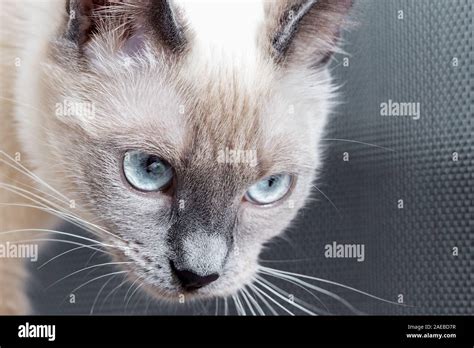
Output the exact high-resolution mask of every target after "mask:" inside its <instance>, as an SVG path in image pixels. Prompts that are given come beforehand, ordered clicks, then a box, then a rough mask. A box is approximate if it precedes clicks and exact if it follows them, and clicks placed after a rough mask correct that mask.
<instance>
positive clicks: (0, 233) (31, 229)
mask: <svg viewBox="0 0 474 348" xmlns="http://www.w3.org/2000/svg"><path fill="white" fill-rule="evenodd" d="M22 232H44V233H49V234H59V235H64V236H68V237H73V238H77V239H82V240H86V241H88V242H93V243H97V244H99V245H101V246H106V247H111V248H118V249H120V248H119V247H116V246H114V245H111V244H106V243H103V242H100V241H98V240H95V239H91V238H87V237H84V236H79V235H77V234H74V233H68V232H63V231H56V230H50V229H45V228H36V229H34V228H24V229H18V230H10V231H1V232H0V235H3V234H10V233H22Z"/></svg>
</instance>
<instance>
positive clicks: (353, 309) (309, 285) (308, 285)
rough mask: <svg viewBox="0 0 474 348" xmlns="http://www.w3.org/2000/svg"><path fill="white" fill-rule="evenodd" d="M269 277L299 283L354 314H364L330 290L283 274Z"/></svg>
mask: <svg viewBox="0 0 474 348" xmlns="http://www.w3.org/2000/svg"><path fill="white" fill-rule="evenodd" d="M267 274H268V275H270V276H273V277H275V278H279V279H283V280H285V279H291V280H293V281H295V282H296V283H299V284H301V285H303V286H307V287H308V288H310V289H313V290H316V291H318V292H320V293H322V294H325V295H327V296H329V297H332V298H333V299H335V300H336V301H339V302H340V303H342V304H343V305H345V306H346V307H347V308H349V309H350V310H351V311H352V312H354V313H357V314H363V313H362V312H361V311H359V310H358V309H356V308H355V307H354V306H352V305H351V304H350V303H349V302H347V300H345V299H343V298H342V297H341V296H339V295H336V294H334V293H333V292H331V291H329V290H326V289H323V288H320V287H319V286H316V285H313V284H310V283H308V282H305V281H302V280H301V279H298V278H295V277H292V276H288V275H282V274H272V273H267Z"/></svg>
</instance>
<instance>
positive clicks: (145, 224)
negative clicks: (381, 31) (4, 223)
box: [44, 1, 348, 299]
mask: <svg viewBox="0 0 474 348" xmlns="http://www.w3.org/2000/svg"><path fill="white" fill-rule="evenodd" d="M145 3H146V2H145ZM327 3H328V2H322V4H319V5H315V4H311V2H307V1H294V2H291V4H284V3H280V2H275V3H267V4H266V7H265V11H264V7H263V5H262V8H261V11H262V18H261V22H258V21H257V25H255V28H254V30H253V29H252V30H249V32H248V33H247V34H248V35H253V37H249V38H247V39H253V40H250V41H249V42H247V43H246V48H245V49H246V51H240V52H239V51H238V50H232V49H231V50H230V51H226V49H228V48H229V46H228V45H227V44H224V45H223V44H219V43H218V42H206V40H203V39H202V38H200V37H199V35H200V33H199V31H198V28H195V27H193V21H192V18H189V19H188V22H187V25H186V26H184V25H183V26H180V25H178V24H176V23H174V24H170V22H169V17H170V16H164V17H166V18H167V20H165V19H166V18H165V19H163V18H161V19H160V18H155V19H154V20H155V21H158V23H156V25H167V26H168V27H169V26H172V28H171V29H169V28H168V29H167V30H165V33H164V32H160V31H158V32H154V31H153V30H152V29H150V25H149V24H145V23H146V22H147V21H146V20H145V19H144V18H146V17H143V16H145V14H143V13H140V14H137V13H134V16H136V17H134V18H136V19H135V21H136V22H135V24H134V25H137V26H138V24H136V23H140V25H141V26H140V29H137V28H136V27H133V28H128V30H130V32H126V31H125V30H124V32H123V33H121V34H117V32H115V33H114V34H111V32H110V29H111V27H113V23H110V24H107V25H105V24H103V23H101V24H99V25H98V26H97V27H95V28H94V30H95V31H92V30H89V32H94V33H95V34H90V33H89V35H95V36H93V37H91V38H89V37H88V38H86V39H84V38H83V37H82V36H81V37H74V33H75V35H76V36H77V35H78V32H77V30H76V31H74V32H71V31H67V33H68V34H69V36H68V35H66V38H64V37H63V38H61V39H60V40H58V41H56V42H55V43H53V44H52V45H51V52H52V54H51V56H55V57H54V58H51V61H50V62H48V64H46V65H45V67H46V69H45V75H44V79H45V80H46V81H48V82H49V86H50V88H49V89H48V91H47V92H46V94H47V99H48V100H50V101H51V102H52V103H50V107H52V108H55V109H56V110H55V112H56V115H55V117H54V118H53V119H48V120H47V122H48V129H49V132H48V134H47V137H48V142H49V143H51V144H53V146H54V147H55V149H56V150H55V151H54V154H53V156H51V157H49V159H45V161H51V162H53V163H51V165H52V166H54V167H57V166H58V163H59V164H60V165H59V166H60V167H61V170H62V172H63V173H62V175H63V177H64V179H65V180H63V182H62V185H63V186H64V187H65V188H67V190H68V192H71V194H73V195H74V196H73V197H75V199H77V204H78V205H79V206H83V207H85V209H86V211H87V213H86V214H87V216H88V218H89V219H94V221H98V223H97V224H98V225H100V226H102V227H103V228H104V229H106V230H107V231H108V232H109V233H110V234H107V233H102V239H103V241H104V242H106V243H107V244H110V245H111V247H110V252H111V253H112V254H113V256H114V258H115V259H116V260H117V261H119V262H123V263H122V264H121V267H122V268H123V269H125V270H127V271H130V274H129V275H130V278H132V279H136V278H139V279H140V281H141V282H142V283H143V288H144V289H147V290H148V291H149V292H151V293H154V294H156V295H158V296H159V297H162V298H168V299H178V297H179V295H180V294H185V295H186V296H187V297H188V298H201V297H212V296H227V295H230V294H232V293H234V292H236V291H237V290H239V289H240V288H242V287H243V286H245V285H246V284H248V283H250V282H251V281H252V279H253V277H254V276H255V274H256V272H257V269H258V257H259V254H260V253H261V251H262V248H263V247H264V245H265V243H266V242H268V241H270V240H271V239H272V238H273V237H275V236H277V235H279V234H281V233H282V232H283V231H284V229H285V228H286V227H287V226H288V225H289V223H290V222H291V220H292V219H293V218H294V217H295V215H296V213H297V211H298V209H299V208H301V207H302V206H303V205H304V203H305V201H306V200H307V198H308V196H309V194H310V192H311V186H312V182H313V180H314V178H315V174H316V170H317V169H318V167H319V164H320V159H321V158H320V157H321V154H320V149H319V141H320V139H321V136H322V132H323V128H324V125H325V123H326V116H327V114H328V112H329V108H330V104H331V102H330V98H331V96H332V94H331V85H330V80H329V75H328V73H327V71H326V69H325V68H324V62H323V61H324V60H325V57H326V56H327V55H328V54H329V53H330V51H328V50H327V48H328V47H332V46H331V45H333V43H334V42H329V39H331V40H335V36H333V37H330V36H329V33H333V34H334V35H335V31H334V30H333V29H330V28H329V25H328V26H327V27H319V30H318V25H320V26H323V25H324V23H325V22H324V21H325V20H326V21H327V20H328V18H333V19H339V22H340V21H341V18H342V16H343V13H344V11H343V9H346V8H347V6H348V5H347V4H346V2H341V3H340V4H339V5H337V6H336V5H330V4H327ZM155 4H156V3H155ZM343 5H344V6H343ZM71 6H77V4H76V5H75V4H74V2H72V3H71ZM113 6H115V5H113ZM146 6H156V5H153V2H152V3H149V4H147V5H146ZM305 6H309V7H308V8H305ZM318 6H319V7H318ZM159 7H160V9H159V10H160V13H165V12H166V11H170V9H169V8H164V7H163V5H159ZM71 8H72V7H71ZM91 8H92V11H94V7H93V6H92V7H91V6H89V7H88V10H91ZM120 9H121V10H120V11H125V12H124V13H127V12H126V11H127V7H120ZM82 10H83V11H86V10H85V9H83V8H82V7H81V6H78V7H77V8H76V11H78V12H79V13H80V11H82ZM290 10H291V11H293V14H292V15H291V18H295V16H298V15H300V17H301V18H299V19H298V21H297V22H295V23H296V24H298V28H297V29H295V28H293V25H295V23H291V21H288V22H286V21H283V20H281V18H286V17H285V16H286V15H287V13H288V11H290ZM120 11H116V14H120V13H121V12H120ZM318 11H319V12H318ZM145 12H146V11H145ZM145 12H144V13H145ZM151 12H153V11H151ZM175 12H176V11H175ZM175 12H173V13H174V16H171V17H173V18H174V19H175V20H176V21H178V20H182V18H181V17H185V16H186V11H185V8H184V9H183V10H182V11H181V10H180V12H179V15H176V13H175ZM169 13H171V12H169ZM129 15H130V13H129ZM331 16H332V17H331ZM338 16H339V17H338ZM158 17H159V16H158ZM80 19H81V16H78V17H76V19H75V20H80ZM99 19H100V18H99ZM318 19H319V24H318V23H312V21H315V20H318ZM71 21H72V20H70V23H69V27H76V26H74V22H71ZM160 21H161V22H160ZM89 24H90V23H89ZM310 25H313V27H312V28H313V29H312V31H307V30H306V29H305V28H306V27H307V26H310ZM337 27H339V26H337ZM76 29H77V28H76ZM70 30H71V29H70ZM160 30H161V29H160ZM173 30H174V31H175V32H173ZM292 30H294V32H292ZM289 33H291V35H290V34H289ZM81 35H82V34H81ZM168 35H171V37H168ZM242 35H246V34H244V33H242ZM285 35H286V36H288V37H287V38H286V40H289V41H288V42H285V37H284V36H285ZM325 35H326V36H325ZM310 39H311V40H314V41H315V42H313V43H309V42H308V40H310ZM75 40H76V41H75ZM311 45H313V47H310V46H311ZM76 49H79V51H80V52H79V51H78V52H76V51H75V50H76ZM239 49H242V47H240V48H239ZM305 51H308V52H305ZM305 55H308V57H306V56H305ZM315 59H316V60H315ZM68 106H69V107H70V108H68ZM81 108H82V109H81ZM48 111H49V112H51V111H52V110H48ZM82 111H84V112H82ZM112 235H113V236H112Z"/></svg>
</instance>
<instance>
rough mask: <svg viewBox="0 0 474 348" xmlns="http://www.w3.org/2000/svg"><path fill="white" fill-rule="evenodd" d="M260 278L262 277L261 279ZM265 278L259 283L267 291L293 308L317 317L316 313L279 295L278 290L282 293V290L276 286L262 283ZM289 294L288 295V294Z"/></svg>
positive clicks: (258, 281)
mask: <svg viewBox="0 0 474 348" xmlns="http://www.w3.org/2000/svg"><path fill="white" fill-rule="evenodd" d="M259 278H260V277H259ZM262 280H263V278H260V280H257V283H258V284H260V285H261V286H263V287H264V288H265V289H267V290H268V291H270V292H271V293H272V294H274V295H276V296H278V297H279V298H281V299H282V300H284V301H286V302H287V303H289V304H290V305H292V306H293V307H296V308H298V309H299V310H301V311H303V312H305V313H307V314H309V315H317V314H316V313H314V312H312V311H310V310H309V309H307V308H305V307H303V306H300V305H299V304H297V303H295V302H293V301H290V299H289V298H288V297H285V296H283V295H282V294H281V293H279V292H278V291H276V289H279V290H280V291H282V290H281V289H280V288H277V287H276V286H274V284H271V283H270V282H268V281H266V282H264V281H262ZM282 292H283V293H286V292H284V291H282ZM286 294H287V293H286Z"/></svg>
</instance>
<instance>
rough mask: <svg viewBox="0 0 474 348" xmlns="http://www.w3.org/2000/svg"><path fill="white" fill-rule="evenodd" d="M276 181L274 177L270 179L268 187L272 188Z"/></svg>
mask: <svg viewBox="0 0 474 348" xmlns="http://www.w3.org/2000/svg"><path fill="white" fill-rule="evenodd" d="M275 181H276V179H275V177H274V176H272V177H271V178H270V179H268V186H269V187H272V186H273V184H274V183H275Z"/></svg>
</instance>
